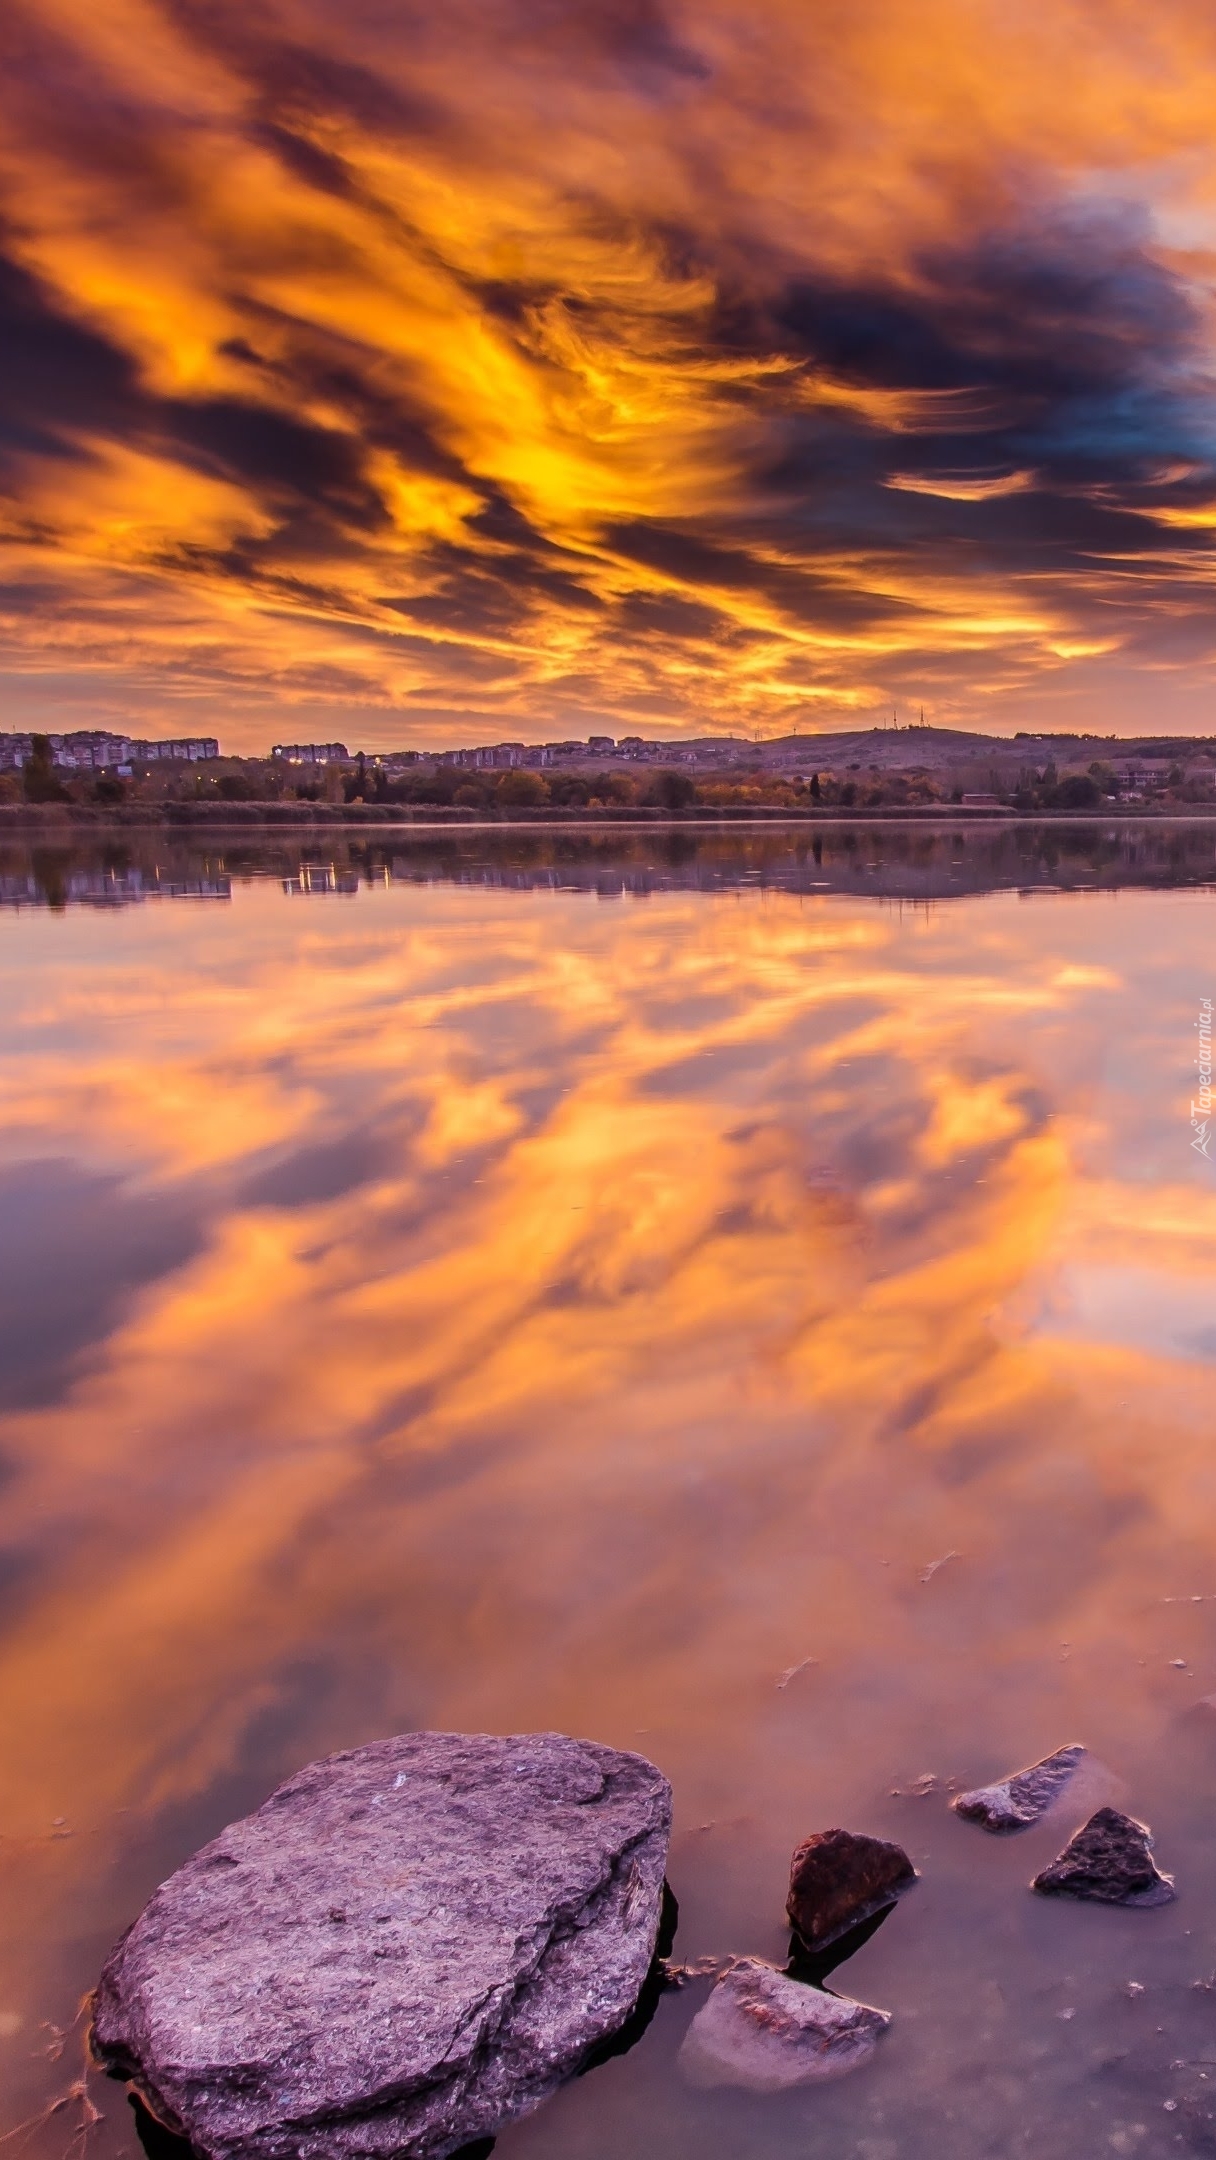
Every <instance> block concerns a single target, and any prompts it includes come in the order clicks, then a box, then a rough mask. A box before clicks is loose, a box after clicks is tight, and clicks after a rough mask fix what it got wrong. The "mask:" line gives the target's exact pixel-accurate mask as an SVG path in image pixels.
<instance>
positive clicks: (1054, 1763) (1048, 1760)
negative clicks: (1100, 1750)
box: [950, 1743, 1085, 1832]
mask: <svg viewBox="0 0 1216 2160" xmlns="http://www.w3.org/2000/svg"><path fill="white" fill-rule="evenodd" d="M1084 1761H1085V1749H1084V1748H1083V1747H1082V1746H1080V1744H1079V1743H1076V1744H1074V1745H1073V1746H1072V1747H1062V1748H1057V1749H1056V1751H1055V1753H1054V1754H1053V1755H1045V1756H1044V1757H1043V1760H1042V1762H1037V1763H1031V1765H1030V1767H1029V1769H1027V1770H1016V1771H1013V1772H1012V1773H1011V1774H1010V1776H1009V1777H1007V1778H1002V1779H1001V1780H1000V1782H999V1783H998V1784H996V1785H978V1786H977V1787H976V1789H975V1791H974V1792H964V1793H960V1794H959V1795H958V1798H957V1799H956V1800H952V1801H951V1803H950V1805H951V1807H952V1808H953V1809H954V1812H955V1814H956V1815H963V1816H965V1817H966V1819H967V1821H968V1822H977V1823H982V1825H983V1827H984V1829H985V1830H993V1831H996V1832H1002V1831H1004V1832H1008V1831H1011V1830H1028V1829H1029V1828H1030V1826H1031V1824H1032V1823H1037V1822H1041V1821H1042V1818H1043V1817H1044V1815H1046V1814H1047V1812H1048V1810H1049V1809H1050V1808H1053V1807H1054V1806H1055V1805H1056V1803H1057V1801H1059V1800H1062V1799H1063V1797H1064V1795H1065V1793H1066V1792H1067V1791H1068V1788H1069V1786H1070V1785H1071V1784H1072V1782H1073V1780H1074V1778H1075V1777H1076V1775H1077V1773H1078V1771H1079V1770H1080V1768H1081V1765H1082V1763H1083V1762H1084Z"/></svg>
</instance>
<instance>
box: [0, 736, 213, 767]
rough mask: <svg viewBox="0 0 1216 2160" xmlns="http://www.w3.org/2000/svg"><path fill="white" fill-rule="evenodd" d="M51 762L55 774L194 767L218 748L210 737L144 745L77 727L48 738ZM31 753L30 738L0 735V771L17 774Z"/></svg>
mask: <svg viewBox="0 0 1216 2160" xmlns="http://www.w3.org/2000/svg"><path fill="white" fill-rule="evenodd" d="M46 741H47V745H48V747H49V749H50V753H51V763H52V765H53V766H54V767H55V769H56V771H58V772H110V771H113V770H114V769H115V768H116V767H117V768H118V769H119V770H120V771H121V770H122V769H123V768H126V769H127V770H129V769H130V767H131V766H132V765H133V764H135V765H154V764H157V763H164V762H167V761H169V760H180V761H181V762H182V763H183V764H191V765H194V764H197V763H198V762H199V760H200V759H204V758H217V757H218V756H219V754H220V746H219V743H218V742H217V741H216V738H215V736H214V735H178V736H173V737H171V738H169V739H168V740H167V741H164V742H145V741H144V740H142V739H141V738H140V737H138V736H133V735H112V734H110V733H109V731H108V730H107V729H105V728H78V729H76V730H75V732H74V733H72V734H70V735H48V736H47V737H46ZM33 754H34V738H33V735H32V734H28V735H0V772H5V771H7V772H21V771H23V770H24V768H25V766H26V765H28V764H29V761H30V759H31V757H32V756H33Z"/></svg>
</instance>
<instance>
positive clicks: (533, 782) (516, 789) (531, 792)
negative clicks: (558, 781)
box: [494, 766, 549, 810]
mask: <svg viewBox="0 0 1216 2160" xmlns="http://www.w3.org/2000/svg"><path fill="white" fill-rule="evenodd" d="M494 795H495V800H496V801H498V802H500V803H501V804H502V805H503V807H504V809H507V810H538V809H539V808H540V806H541V804H542V803H547V802H548V800H549V790H548V788H547V787H546V785H545V783H544V781H543V780H542V779H541V776H540V774H539V773H537V772H528V771H527V770H526V768H525V767H523V766H517V767H516V768H515V770H514V771H513V772H505V773H504V774H503V776H502V779H501V780H500V781H499V783H498V786H497V787H496V788H495V790H494Z"/></svg>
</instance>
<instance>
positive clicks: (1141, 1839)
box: [1031, 1807, 1174, 1905]
mask: <svg viewBox="0 0 1216 2160" xmlns="http://www.w3.org/2000/svg"><path fill="white" fill-rule="evenodd" d="M1152 1845H1153V1840H1152V1835H1151V1833H1150V1832H1149V1831H1148V1830H1147V1829H1146V1828H1145V1826H1144V1824H1143V1823H1138V1822H1133V1820H1132V1818H1131V1816H1130V1815H1121V1814H1120V1813H1119V1810H1118V1808H1112V1807H1104V1808H1099V1809H1098V1812H1097V1814H1096V1815H1091V1816H1090V1818H1089V1821H1088V1822H1087V1823H1086V1824H1085V1827H1084V1829H1082V1830H1078V1832H1077V1834H1076V1836H1075V1837H1074V1838H1070V1839H1069V1841H1068V1843H1067V1845H1066V1846H1065V1847H1064V1850H1063V1852H1062V1853H1061V1854H1060V1856H1059V1859H1058V1860H1053V1861H1052V1863H1051V1866H1050V1867H1046V1868H1044V1869H1043V1871H1042V1873H1041V1874H1040V1875H1036V1876H1035V1878H1034V1882H1033V1883H1032V1885H1031V1888H1032V1889H1034V1890H1041V1891H1042V1893H1043V1895H1044V1896H1045V1897H1075V1898H1093V1899H1095V1900H1096V1901H1097V1902H1098V1903H1099V1904H1102V1905H1168V1904H1169V1902H1170V1900H1171V1898H1172V1897H1173V1896H1174V1879H1173V1877H1172V1875H1163V1874H1161V1872H1160V1870H1159V1869H1158V1867H1157V1864H1156V1862H1155V1860H1154V1859H1153V1855H1152Z"/></svg>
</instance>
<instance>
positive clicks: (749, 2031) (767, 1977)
mask: <svg viewBox="0 0 1216 2160" xmlns="http://www.w3.org/2000/svg"><path fill="white" fill-rule="evenodd" d="M890 2022H891V2016H890V2012H889V2011H887V2010H874V2009H871V2007H870V2005H869V2004H868V2003H859V2002H851V2001H850V2000H849V1998H848V1996H847V1995H830V1994H829V1993H828V1992H827V1990H826V1989H825V1988H817V1987H808V1986H807V1985H806V1983H805V1982H804V1981H801V1980H792V1979H791V1978H790V1977H789V1975H788V1974H787V1973H782V1972H778V1971H777V1968H776V1966H774V1965H766V1964H765V1963H764V1961H763V1959H761V1958H739V1959H738V1960H737V1962H736V1963H735V1964H733V1965H732V1966H731V1967H730V1969H729V1970H728V1971H727V1972H725V1973H723V1975H722V1978H721V1979H720V1980H719V1981H718V1984H717V1986H716V1987H715V1988H714V1990H713V1993H712V1994H711V1996H710V1998H709V2001H708V2002H707V2003H706V2004H705V2005H704V2008H703V2009H701V2010H698V2012H697V2014H696V2016H695V2018H694V2019H693V2021H692V2023H691V2025H690V2026H689V2028H688V2031H687V2032H686V2034H685V2035H684V2044H683V2046H682V2047H681V2049H680V2058H679V2059H680V2068H681V2070H682V2072H683V2074H684V2076H685V2077H686V2078H687V2080H688V2082H689V2084H690V2085H701V2086H714V2085H738V2086H742V2087H743V2088H744V2090H745V2091H747V2092H787V2091H788V2090H789V2089H790V2087H791V2086H795V2085H813V2084H818V2083H820V2082H821V2081H822V2080H823V2079H825V2078H834V2077H843V2076H844V2075H845V2073H846V2072H847V2071H849V2070H856V2069H857V2068H858V2066H859V2065H860V2064H861V2063H863V2062H865V2061H866V2060H867V2059H868V2057H869V2056H870V2055H872V2054H873V2052H874V2047H875V2044H876V2042H877V2040H878V2036H879V2034H880V2033H881V2032H884V2031H885V2030H886V2028H887V2026H888V2025H889V2024H890Z"/></svg>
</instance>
